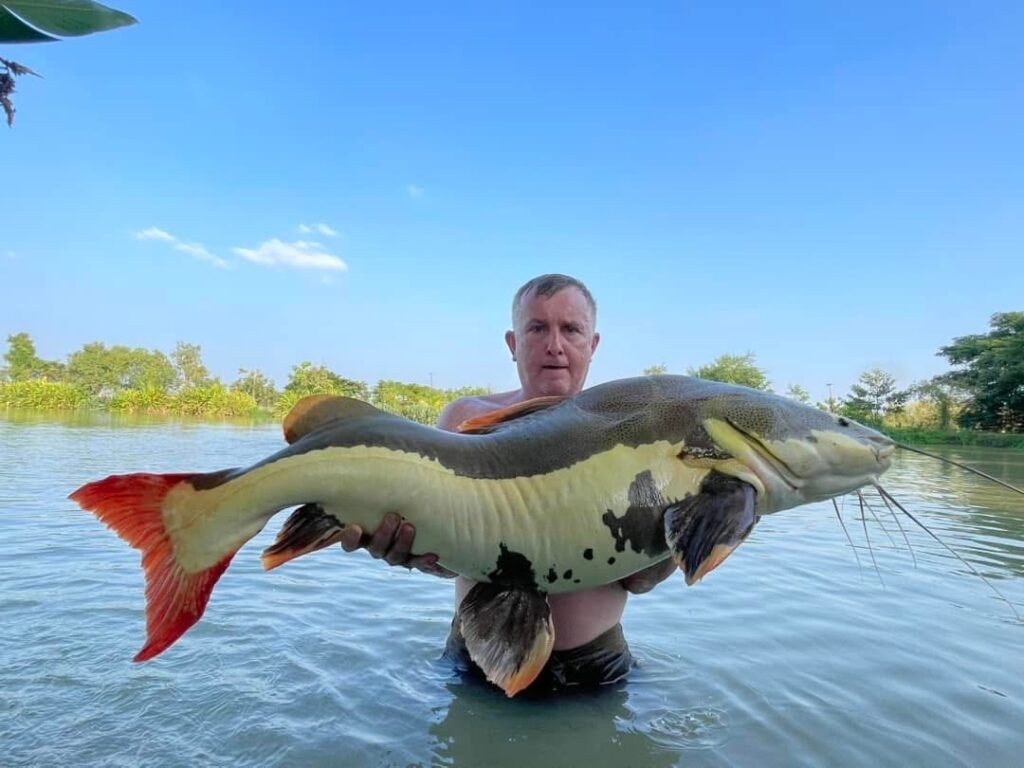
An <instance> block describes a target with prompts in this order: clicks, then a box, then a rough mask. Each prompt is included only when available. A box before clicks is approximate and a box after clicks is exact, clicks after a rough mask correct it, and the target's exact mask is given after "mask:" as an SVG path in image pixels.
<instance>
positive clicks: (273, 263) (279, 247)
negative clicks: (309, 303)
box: [232, 237, 348, 272]
mask: <svg viewBox="0 0 1024 768" xmlns="http://www.w3.org/2000/svg"><path fill="white" fill-rule="evenodd" d="M232 250H233V251H234V252H235V253H236V254H237V255H239V256H241V257H242V258H243V259H247V260H248V261H251V262H253V263H254V264H263V265H264V266H268V267H293V268H295V269H323V270H332V271H342V272H343V271H345V270H347V269H348V265H346V264H345V262H344V261H342V260H341V259H339V258H338V257H337V256H335V255H334V254H331V253H328V252H327V250H326V249H325V248H324V247H323V246H322V245H321V244H320V243H313V242H310V241H308V240H296V241H295V242H294V243H285V242H282V241H281V240H278V239H277V238H276V237H275V238H271V239H270V240H266V241H264V242H262V243H260V245H259V246H258V247H256V248H233V249H232Z"/></svg>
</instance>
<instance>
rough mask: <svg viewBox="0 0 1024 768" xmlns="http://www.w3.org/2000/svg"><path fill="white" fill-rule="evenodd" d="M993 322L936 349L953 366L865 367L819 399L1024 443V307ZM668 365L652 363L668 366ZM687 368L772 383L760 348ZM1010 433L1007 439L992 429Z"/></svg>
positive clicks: (794, 394)
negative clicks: (904, 376) (901, 373)
mask: <svg viewBox="0 0 1024 768" xmlns="http://www.w3.org/2000/svg"><path fill="white" fill-rule="evenodd" d="M989 324H990V327H991V330H990V331H989V332H988V333H984V334H974V335H969V336H960V337H957V338H955V339H954V340H953V341H952V343H950V344H948V345H946V346H943V347H942V348H940V349H939V351H938V352H937V353H936V354H938V355H940V356H942V357H945V358H946V359H947V360H948V361H949V363H950V364H951V366H952V367H953V369H952V370H950V371H948V372H947V373H944V374H941V375H939V376H935V377H933V378H931V379H929V380H927V381H920V382H916V383H914V384H912V385H910V386H908V387H906V388H903V389H901V388H900V387H899V386H898V384H897V381H896V378H895V377H894V376H892V375H891V374H890V373H888V372H887V371H884V370H882V369H880V368H872V369H870V370H867V371H864V372H863V373H862V374H861V375H860V377H859V379H858V380H857V382H856V383H855V384H853V385H852V386H851V387H850V391H849V393H847V394H846V395H845V396H840V397H838V398H836V397H832V395H831V394H830V395H829V398H828V400H826V401H824V402H819V403H816V405H817V406H818V407H819V408H821V409H823V410H827V411H831V412H833V413H838V414H841V415H843V416H847V417H849V418H852V419H855V420H857V421H860V422H863V423H866V424H870V425H872V426H875V427H878V428H880V429H883V430H884V431H887V432H890V433H894V434H897V436H898V437H900V438H903V439H910V440H913V441H914V442H929V441H935V442H943V441H944V440H943V439H942V433H945V434H947V435H948V434H951V433H956V439H955V442H961V443H978V444H1000V445H1002V444H1006V445H1019V446H1022V447H1024V312H1000V313H996V314H994V315H993V316H992V318H991V320H990V323H989ZM667 372H668V368H667V367H666V366H665V365H663V364H659V365H653V366H651V367H649V368H646V369H645V370H644V373H645V374H647V375H657V374H663V373H667ZM686 372H687V374H689V375H691V376H699V377H700V378H704V379H711V380H713V381H723V382H727V383H731V384H742V385H744V386H747V387H752V388H754V389H760V390H764V391H771V382H770V381H769V378H768V374H767V372H766V371H765V370H764V369H763V368H761V367H759V366H758V365H757V363H756V360H755V357H754V355H753V354H752V353H747V354H745V355H729V354H726V355H721V356H720V357H718V358H716V359H715V360H714V361H712V362H711V363H708V364H707V365H703V366H699V367H696V368H689V369H687V371H686ZM785 394H786V395H787V396H788V397H791V398H793V399H795V400H798V401H800V402H804V403H809V402H810V401H811V398H810V396H809V394H808V392H807V390H806V389H804V388H803V387H802V386H800V385H799V384H790V385H788V387H787V389H786V393H785ZM992 435H1006V436H1008V437H1006V438H1005V439H998V440H997V439H987V437H986V436H992Z"/></svg>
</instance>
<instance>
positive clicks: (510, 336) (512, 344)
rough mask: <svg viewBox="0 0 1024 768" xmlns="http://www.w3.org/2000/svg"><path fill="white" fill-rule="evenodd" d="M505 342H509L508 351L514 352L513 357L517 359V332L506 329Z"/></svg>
mask: <svg viewBox="0 0 1024 768" xmlns="http://www.w3.org/2000/svg"><path fill="white" fill-rule="evenodd" d="M505 343H506V344H508V351H509V352H511V353H512V359H513V360H515V359H516V334H515V332H514V331H505Z"/></svg>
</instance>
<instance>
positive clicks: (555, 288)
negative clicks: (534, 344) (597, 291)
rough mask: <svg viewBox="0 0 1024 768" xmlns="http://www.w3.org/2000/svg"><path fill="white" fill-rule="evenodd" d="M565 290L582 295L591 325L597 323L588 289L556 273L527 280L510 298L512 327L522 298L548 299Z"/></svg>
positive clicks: (595, 312) (578, 282)
mask: <svg viewBox="0 0 1024 768" xmlns="http://www.w3.org/2000/svg"><path fill="white" fill-rule="evenodd" d="M566 288H575V289H576V290H578V291H579V292H580V293H582V294H583V298H584V299H586V300H587V306H589V307H590V321H591V323H592V324H596V323H597V302H596V301H594V297H593V296H592V295H591V294H590V289H589V288H587V286H585V285H584V284H583V282H582V281H581V280H577V279H576V278H575V277H570V276H569V275H561V274H558V273H557V272H556V273H552V274H548V275H540V276H538V277H535V278H533V279H532V280H528V281H527V282H525V283H523V285H522V286H521V287H520V288H519V290H518V291H516V295H515V296H513V297H512V327H515V324H516V314H517V313H518V312H519V304H520V303H521V302H522V300H523V297H525V296H528V295H530V294H532V295H534V296H543V297H544V298H546V299H550V298H551V297H552V296H554V295H555V294H556V293H558V292H559V291H562V290H565V289H566Z"/></svg>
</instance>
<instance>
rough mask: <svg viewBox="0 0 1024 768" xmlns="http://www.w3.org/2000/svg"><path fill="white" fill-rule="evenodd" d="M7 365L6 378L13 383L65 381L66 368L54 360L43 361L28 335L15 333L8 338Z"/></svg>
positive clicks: (5, 358) (5, 357)
mask: <svg viewBox="0 0 1024 768" xmlns="http://www.w3.org/2000/svg"><path fill="white" fill-rule="evenodd" d="M7 345H8V347H7V352H6V353H5V354H4V361H5V362H6V363H7V368H6V369H5V370H6V372H5V376H6V377H7V378H8V379H10V380H11V381H29V380H30V379H47V380H49V381H63V379H64V366H63V365H62V364H61V363H58V362H56V361H52V360H43V359H42V358H40V357H39V356H38V355H37V354H36V345H35V342H34V341H32V337H31V336H29V335H28V334H27V333H15V334H12V335H10V336H8V337H7Z"/></svg>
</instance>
